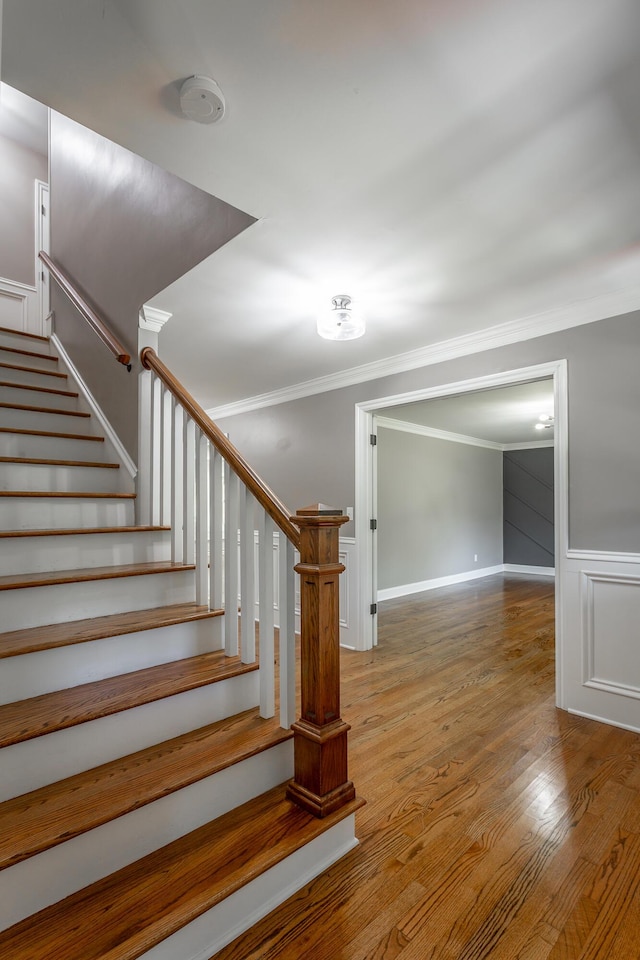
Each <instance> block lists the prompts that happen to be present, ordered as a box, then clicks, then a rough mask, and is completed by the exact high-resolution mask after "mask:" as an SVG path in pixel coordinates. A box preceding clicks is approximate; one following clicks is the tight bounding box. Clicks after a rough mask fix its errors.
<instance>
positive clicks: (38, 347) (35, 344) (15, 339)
mask: <svg viewBox="0 0 640 960" xmlns="http://www.w3.org/2000/svg"><path fill="white" fill-rule="evenodd" d="M0 344H2V345H3V346H5V347H13V348H14V349H16V350H33V351H34V352H35V353H51V344H50V342H49V340H34V338H33V337H26V336H25V335H24V333H22V332H21V331H20V330H0Z"/></svg>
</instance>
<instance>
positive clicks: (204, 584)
mask: <svg viewBox="0 0 640 960" xmlns="http://www.w3.org/2000/svg"><path fill="white" fill-rule="evenodd" d="M208 451H209V444H208V442H207V438H206V437H205V436H204V434H203V433H202V432H201V431H200V430H198V431H197V436H196V497H195V503H196V603H197V604H199V605H200V606H203V605H205V604H206V605H208V604H209V489H208V479H209V465H208V463H207V458H208Z"/></svg>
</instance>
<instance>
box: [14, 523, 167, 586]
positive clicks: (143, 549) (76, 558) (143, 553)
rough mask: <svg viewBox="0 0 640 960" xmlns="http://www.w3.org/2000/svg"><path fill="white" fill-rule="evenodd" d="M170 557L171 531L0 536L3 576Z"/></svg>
mask: <svg viewBox="0 0 640 960" xmlns="http://www.w3.org/2000/svg"><path fill="white" fill-rule="evenodd" d="M170 559H171V532H170V531H169V530H143V531H140V532H139V533H127V534H124V533H120V532H118V533H86V534H85V533H78V534H66V535H65V534H62V535H57V534H53V535H51V536H46V537H0V577H5V576H9V575H10V574H12V573H46V572H49V573H52V572H54V571H56V570H74V569H77V568H78V566H79V567H82V568H86V567H106V566H109V565H110V564H116V565H120V564H123V563H147V562H151V561H155V560H170Z"/></svg>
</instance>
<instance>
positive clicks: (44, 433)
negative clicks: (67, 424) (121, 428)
mask: <svg viewBox="0 0 640 960" xmlns="http://www.w3.org/2000/svg"><path fill="white" fill-rule="evenodd" d="M0 433H19V434H20V435H21V436H27V437H57V438H58V439H61V440H89V441H93V442H94V443H104V437H96V436H94V435H93V434H92V433H60V431H59V430H25V429H23V428H22V427H0Z"/></svg>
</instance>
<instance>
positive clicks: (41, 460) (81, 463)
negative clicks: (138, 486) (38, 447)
mask: <svg viewBox="0 0 640 960" xmlns="http://www.w3.org/2000/svg"><path fill="white" fill-rule="evenodd" d="M0 463H25V464H30V465H36V466H37V465H39V464H40V465H43V466H46V467H98V468H102V469H105V470H119V469H120V464H119V463H105V462H104V461H102V460H53V459H47V458H46V457H0Z"/></svg>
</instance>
